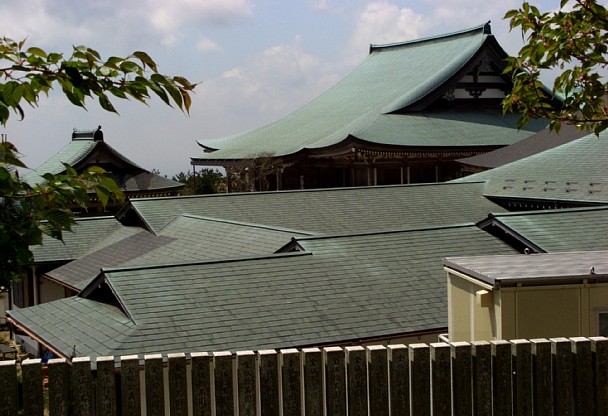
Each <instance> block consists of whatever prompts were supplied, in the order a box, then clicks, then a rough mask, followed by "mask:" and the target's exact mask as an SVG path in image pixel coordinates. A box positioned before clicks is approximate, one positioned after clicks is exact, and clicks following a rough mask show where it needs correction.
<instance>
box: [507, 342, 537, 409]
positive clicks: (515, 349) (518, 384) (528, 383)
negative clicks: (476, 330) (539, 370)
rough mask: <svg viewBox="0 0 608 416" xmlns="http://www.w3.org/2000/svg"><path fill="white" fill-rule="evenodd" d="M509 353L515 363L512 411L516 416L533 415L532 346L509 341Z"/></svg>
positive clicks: (527, 343) (526, 343) (528, 343)
mask: <svg viewBox="0 0 608 416" xmlns="http://www.w3.org/2000/svg"><path fill="white" fill-rule="evenodd" d="M511 353H512V355H513V359H514V362H515V368H514V369H513V371H514V372H515V376H514V378H513V395H514V405H513V406H514V411H515V414H516V415H518V416H519V415H522V416H525V415H530V416H532V414H533V408H532V397H533V391H532V344H530V341H526V340H523V339H516V340H513V341H511Z"/></svg>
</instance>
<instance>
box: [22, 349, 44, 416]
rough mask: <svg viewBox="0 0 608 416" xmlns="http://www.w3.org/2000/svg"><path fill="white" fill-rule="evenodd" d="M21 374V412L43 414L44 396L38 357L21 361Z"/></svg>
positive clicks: (30, 415)
mask: <svg viewBox="0 0 608 416" xmlns="http://www.w3.org/2000/svg"><path fill="white" fill-rule="evenodd" d="M21 376H22V379H23V413H24V414H26V415H28V416H42V415H43V414H44V398H43V394H42V363H41V361H40V359H27V360H25V361H23V363H22V365H21Z"/></svg>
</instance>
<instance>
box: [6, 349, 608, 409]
mask: <svg viewBox="0 0 608 416" xmlns="http://www.w3.org/2000/svg"><path fill="white" fill-rule="evenodd" d="M140 358H141V357H138V356H123V357H119V358H115V357H99V358H97V359H96V360H90V359H88V358H74V359H73V361H72V363H68V362H67V361H66V360H63V359H53V360H51V361H49V363H48V366H43V365H42V364H41V362H40V360H32V359H29V360H24V361H23V362H22V363H21V364H18V363H16V362H15V361H3V362H0V414H1V415H10V416H13V415H17V414H18V412H21V413H20V414H24V415H28V416H37V415H43V412H45V411H46V412H47V414H49V415H51V416H54V415H83V416H84V415H87V416H88V415H104V416H105V415H116V414H122V415H124V416H127V415H129V416H130V415H142V414H144V415H173V416H179V415H188V414H190V415H217V416H223V415H226V416H228V415H230V416H232V415H239V416H248V415H270V416H275V415H276V416H279V415H284V416H291V415H319V416H321V415H347V414H348V415H349V416H358V415H373V416H384V415H410V414H411V415H424V416H427V415H435V416H437V415H472V414H474V415H494V416H499V415H509V416H511V415H554V414H555V415H608V339H607V338H603V337H597V338H571V339H566V338H556V339H551V340H546V339H535V340H529V341H526V340H516V341H510V342H507V341H493V342H489V343H488V342H474V343H465V342H456V343H451V344H447V343H436V344H430V345H426V344H413V345H409V346H405V345H390V346H388V347H383V346H369V347H346V348H340V347H329V348H323V349H318V348H307V349H303V350H296V349H287V350H281V351H278V352H276V351H259V352H257V353H254V352H248V351H245V352H237V353H236V354H232V353H229V352H219V353H213V354H207V353H192V354H188V355H186V354H169V355H168V356H166V357H163V356H161V355H146V356H144V357H143V359H140ZM19 367H20V369H19ZM19 370H20V371H19Z"/></svg>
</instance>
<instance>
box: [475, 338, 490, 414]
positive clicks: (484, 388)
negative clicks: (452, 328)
mask: <svg viewBox="0 0 608 416" xmlns="http://www.w3.org/2000/svg"><path fill="white" fill-rule="evenodd" d="M471 354H472V358H473V362H472V366H473V367H472V372H473V408H474V410H475V413H474V414H476V415H491V414H492V346H491V345H490V343H489V342H487V341H473V343H472V353H471Z"/></svg>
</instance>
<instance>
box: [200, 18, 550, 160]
mask: <svg viewBox="0 0 608 416" xmlns="http://www.w3.org/2000/svg"><path fill="white" fill-rule="evenodd" d="M506 56H507V55H506V53H505V52H504V51H503V50H502V48H501V47H500V46H499V45H498V43H497V42H496V41H495V39H494V36H493V35H492V34H491V33H490V30H489V24H485V25H482V26H479V27H475V28H473V29H470V30H465V31H461V32H457V33H451V34H447V35H442V36H437V37H433V38H427V39H421V40H415V41H410V42H404V43H398V44H390V45H378V46H372V47H371V49H370V53H369V55H368V56H367V58H366V59H365V60H364V61H363V62H362V63H361V64H360V65H359V66H358V67H357V68H355V69H354V70H353V71H352V73H350V74H349V75H348V76H347V77H346V78H344V79H343V80H342V81H340V82H339V83H338V84H337V85H335V86H334V87H332V88H330V89H329V90H328V91H326V92H325V93H324V94H322V95H321V96H319V97H318V98H316V99H315V100H313V101H312V102H310V103H309V104H307V105H305V106H304V107H302V108H300V109H299V110H297V111H295V112H294V113H292V114H290V115H288V116H286V117H284V118H282V119H280V120H278V121H276V122H274V123H272V124H269V125H266V126H263V127H260V128H258V129H255V130H253V131H250V132H247V133H243V134H237V135H233V136H229V137H223V138H218V139H212V140H200V141H199V144H200V145H201V146H203V147H206V148H209V149H220V150H217V151H215V152H212V153H207V154H204V155H203V156H201V157H200V158H193V159H200V160H201V163H202V161H204V160H213V159H241V158H248V157H252V156H256V155H259V154H261V153H271V154H273V155H275V156H283V155H290V154H294V153H296V152H298V151H300V150H302V149H319V148H324V147H326V146H331V145H335V144H337V143H340V142H342V141H344V140H345V139H347V138H348V137H351V136H352V137H356V138H359V139H361V140H366V141H370V142H374V143H383V144H390V145H398V146H448V147H449V146H475V145H489V146H493V145H506V144H510V143H513V142H515V141H517V140H519V139H521V138H523V137H526V136H527V135H529V134H531V133H532V132H533V131H538V130H539V129H540V128H541V127H540V126H536V125H534V126H529V127H527V128H524V129H522V130H521V131H518V130H517V128H516V124H515V122H514V118H512V117H505V118H504V119H502V120H500V115H501V114H500V108H499V105H497V104H495V103H494V104H493V107H495V108H494V111H487V112H481V113H479V114H476V113H471V114H467V113H466V112H465V113H463V114H454V115H453V117H451V116H448V115H441V114H435V113H429V112H426V113H422V114H420V113H406V114H403V113H404V112H406V111H410V109H413V108H415V109H416V111H420V110H422V109H423V108H424V107H426V104H425V105H423V104H421V103H422V102H423V101H425V100H431V101H432V100H435V99H437V98H439V97H440V96H441V95H442V93H443V92H445V91H444V90H447V89H448V87H449V86H451V85H454V84H455V83H456V82H457V81H458V80H459V79H460V78H461V77H462V76H464V75H465V73H466V71H470V70H471V69H472V67H473V65H476V64H479V63H480V62H481V61H482V60H483V59H485V60H486V61H492V62H493V64H495V65H496V66H497V67H498V69H497V71H498V73H500V72H501V69H500V68H502V66H503V65H504V64H503V63H502V59H503V58H505V57H506ZM427 104H428V103H427ZM416 106H422V107H423V108H416ZM396 112H399V115H392V116H390V117H387V116H386V115H388V114H392V113H396ZM435 118H437V120H436V121H434V119H435ZM434 128H437V131H433V129H434ZM445 133H448V134H447V135H446V134H445ZM450 133H453V135H454V137H452V134H450ZM452 139H453V140H454V141H452Z"/></svg>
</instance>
